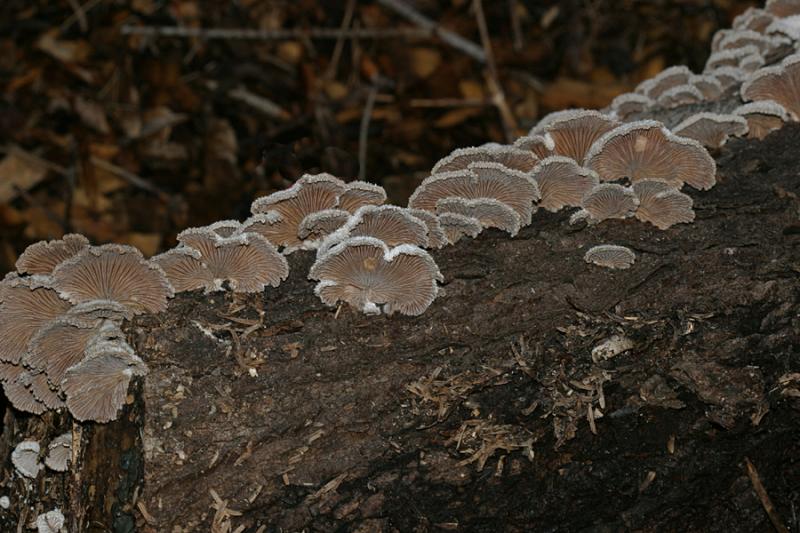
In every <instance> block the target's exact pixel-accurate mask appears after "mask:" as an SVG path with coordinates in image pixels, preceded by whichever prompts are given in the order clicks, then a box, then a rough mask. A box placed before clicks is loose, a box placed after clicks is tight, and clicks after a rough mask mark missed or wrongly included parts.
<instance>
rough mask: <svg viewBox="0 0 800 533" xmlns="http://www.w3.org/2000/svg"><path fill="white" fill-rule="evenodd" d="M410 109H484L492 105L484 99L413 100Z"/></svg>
mask: <svg viewBox="0 0 800 533" xmlns="http://www.w3.org/2000/svg"><path fill="white" fill-rule="evenodd" d="M409 105H410V106H411V107H484V106H487V105H493V104H492V102H490V101H488V100H486V99H484V98H413V99H412V100H411V101H410V102H409Z"/></svg>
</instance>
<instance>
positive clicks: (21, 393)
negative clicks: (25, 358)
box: [0, 362, 47, 415]
mask: <svg viewBox="0 0 800 533" xmlns="http://www.w3.org/2000/svg"><path fill="white" fill-rule="evenodd" d="M0 376H2V379H3V392H5V395H6V398H7V399H8V401H9V402H11V405H13V406H14V408H15V409H17V410H19V411H24V412H26V413H33V414H35V415H40V414H42V413H44V412H45V411H46V410H47V406H45V404H44V403H42V402H41V401H39V399H37V398H36V396H34V395H33V391H32V390H31V388H30V386H29V384H28V380H29V376H28V371H27V370H26V369H25V368H24V367H23V366H22V365H17V364H12V363H4V362H0Z"/></svg>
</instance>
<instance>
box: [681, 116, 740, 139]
mask: <svg viewBox="0 0 800 533" xmlns="http://www.w3.org/2000/svg"><path fill="white" fill-rule="evenodd" d="M672 131H673V133H675V134H676V135H680V136H681V137H688V138H689V139H694V140H696V141H698V142H699V143H700V144H702V145H703V146H707V147H709V148H719V147H720V146H722V145H724V144H725V143H726V142H727V141H728V137H730V136H731V135H734V136H736V137H741V136H743V135H746V134H747V121H746V120H745V119H744V118H742V117H740V116H738V115H723V114H720V113H706V112H703V113H696V114H694V115H692V116H691V117H689V118H687V119H686V120H684V121H683V122H681V123H680V124H678V125H677V126H675V127H674V128H673V129H672Z"/></svg>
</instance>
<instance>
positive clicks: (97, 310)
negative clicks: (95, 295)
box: [67, 300, 133, 323]
mask: <svg viewBox="0 0 800 533" xmlns="http://www.w3.org/2000/svg"><path fill="white" fill-rule="evenodd" d="M67 315H69V316H71V317H74V318H76V319H77V320H83V321H84V322H89V323H92V322H95V321H97V320H103V319H109V320H113V321H115V322H121V321H122V320H130V319H131V318H133V313H131V311H130V309H128V308H127V307H125V306H124V305H122V304H121V303H119V302H115V301H114V300H89V301H86V302H81V303H79V304H76V305H73V306H72V307H71V308H70V309H69V311H67Z"/></svg>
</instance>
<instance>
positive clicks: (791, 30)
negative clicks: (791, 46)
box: [765, 15, 800, 42]
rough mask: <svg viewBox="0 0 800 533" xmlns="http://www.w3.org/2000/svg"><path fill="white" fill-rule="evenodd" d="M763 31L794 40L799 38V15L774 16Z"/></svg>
mask: <svg viewBox="0 0 800 533" xmlns="http://www.w3.org/2000/svg"><path fill="white" fill-rule="evenodd" d="M765 31H766V33H767V34H769V35H780V36H783V37H786V38H788V39H789V40H791V41H795V42H796V41H797V40H800V15H791V16H789V17H781V18H776V19H775V20H773V21H772V22H771V23H770V25H769V26H767V29H766V30H765Z"/></svg>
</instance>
